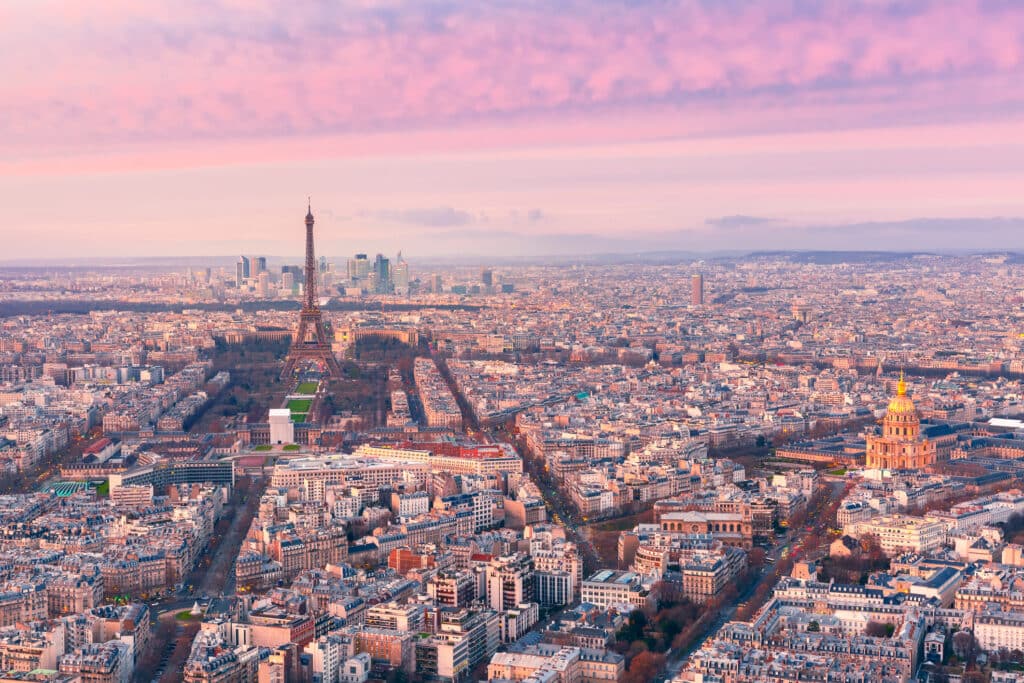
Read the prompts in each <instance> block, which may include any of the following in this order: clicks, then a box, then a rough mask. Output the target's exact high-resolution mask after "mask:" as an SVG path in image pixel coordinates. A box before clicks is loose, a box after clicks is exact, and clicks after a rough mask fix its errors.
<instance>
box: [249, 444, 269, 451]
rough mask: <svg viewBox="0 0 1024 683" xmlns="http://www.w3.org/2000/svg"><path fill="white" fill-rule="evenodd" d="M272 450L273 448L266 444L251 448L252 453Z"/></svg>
mask: <svg viewBox="0 0 1024 683" xmlns="http://www.w3.org/2000/svg"><path fill="white" fill-rule="evenodd" d="M272 448H273V446H271V445H270V444H268V443H261V444H260V445H259V446H256V447H255V448H253V450H254V451H269V450H270V449H272Z"/></svg>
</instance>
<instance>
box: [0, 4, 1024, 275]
mask: <svg viewBox="0 0 1024 683" xmlns="http://www.w3.org/2000/svg"><path fill="white" fill-rule="evenodd" d="M62 9H65V11H63V12H62V13H61V15H60V16H59V17H57V16H54V17H50V16H48V15H47V8H46V6H45V4H41V5H31V6H30V5H18V6H14V7H6V8H4V10H3V14H4V16H3V18H4V20H5V23H6V24H7V25H8V26H9V27H12V29H11V31H10V35H11V40H10V41H5V47H4V48H3V49H0V65H3V66H4V67H5V71H7V72H8V73H12V74H21V75H18V76H16V77H14V78H12V79H11V80H10V82H9V83H7V84H6V85H5V93H6V97H5V99H6V100H7V101H8V102H9V103H10V106H8V107H6V112H5V114H4V116H3V117H0V150H2V152H3V153H2V154H0V157H2V159H3V161H0V195H2V196H3V199H4V202H3V204H4V206H5V209H6V210H5V211H4V214H3V215H4V219H5V220H4V234H5V237H6V238H7V240H6V242H7V256H8V257H9V258H12V259H17V258H39V257H43V256H53V257H58V258H65V257H72V256H74V257H87V256H111V257H127V256H151V255H158V254H159V255H197V256H212V255H226V254H232V253H236V252H238V251H239V248H240V246H241V244H242V243H243V242H245V245H246V246H245V249H246V250H249V251H256V252H260V253H268V254H289V253H292V251H294V250H293V249H292V248H291V247H290V245H293V244H294V243H295V235H294V234H292V232H293V231H294V225H295V224H294V215H295V214H296V212H297V210H298V209H297V207H299V206H300V205H301V203H302V200H303V199H304V198H305V197H306V195H307V194H312V195H313V198H314V202H315V203H316V205H317V206H318V207H319V212H318V220H319V221H321V222H322V224H323V236H322V238H321V240H320V241H321V243H322V245H323V246H322V251H323V253H325V254H344V253H349V252H351V251H352V249H351V246H350V245H354V244H358V245H359V249H360V250H363V251H368V252H377V251H381V252H384V253H394V252H395V251H396V250H397V249H398V248H403V247H404V248H405V249H407V250H408V251H409V252H410V253H416V254H420V255H423V256H424V257H436V256H443V255H445V254H448V253H452V252H455V251H458V252H461V253H464V254H470V255H473V254H480V255H486V254H487V253H495V252H497V253H502V254H504V255H508V256H515V257H537V256H545V255H551V254H559V253H567V252H568V253H580V254H594V253H617V252H636V251H657V250H666V249H670V250H679V251H714V250H720V249H736V248H741V249H765V248H795V247H802V248H812V249H813V248H820V249H852V248H864V247H865V246H866V245H870V247H871V248H873V249H881V250H889V249H896V250H906V249H913V250H925V251H927V250H948V249H966V248H978V249H988V248H992V249H997V248H998V249H1014V248H1024V239H1022V238H1020V237H1018V235H1020V234H1022V230H1021V228H1022V227H1024V201H1022V200H1021V199H1020V198H1019V192H1018V191H1017V188H1019V187H1020V184H1021V181H1022V180H1024V170H1022V169H1021V167H1020V164H1019V161H1018V159H1019V158H1020V151H1021V149H1022V148H1024V125H1022V114H1021V104H1022V102H1021V97H1020V95H1019V93H1020V92H1024V89H1022V88H1020V87H1019V86H1020V82H1021V79H1022V77H1024V73H1022V63H1024V52H1022V48H1021V45H1022V30H1021V28H1020V27H1021V26H1022V25H1024V22H1021V21H1020V19H1021V17H1022V8H1020V7H1018V6H1016V5H1014V4H1012V3H999V2H978V3H943V2H931V1H922V2H916V3H875V2H865V3H856V4H850V3H847V4H843V5H841V6H838V5H835V6H822V7H810V6H800V5H793V4H791V3H756V4H755V3H729V4H726V3H686V4H682V3H680V4H675V3H634V4H626V3H608V4H604V5H601V6H599V7H596V8H595V7H594V6H592V5H589V4H586V3H567V4H564V5H561V6H560V8H559V10H558V11H557V12H554V13H551V14H550V15H549V14H548V13H546V11H545V7H544V6H542V5H540V4H536V3H525V4H520V5H515V6H485V7H479V6H475V5H472V4H470V3H465V2H455V3H446V4H439V3H421V4H417V5H408V4H405V3H397V2H378V3H347V4H342V5H333V4H332V5H327V4H313V5H309V6H306V7H304V8H301V9H291V8H290V9H289V10H288V11H284V9H283V7H277V6H275V5H273V4H272V3H271V4H269V5H267V6H265V7H263V8H260V9H259V10H257V11H255V12H253V13H251V14H249V15H246V17H245V20H244V21H240V20H239V18H240V17H239V14H238V8H235V7H233V6H231V5H230V4H227V5H223V6H219V7H215V8H212V9H206V8H201V7H200V6H198V5H197V6H196V7H194V8H192V11H183V12H181V13H179V14H178V15H177V16H175V17H167V16H152V15H151V14H149V13H146V14H143V13H142V11H141V10H139V9H138V8H136V7H134V6H132V5H117V4H114V5H105V6H104V7H103V8H102V9H97V8H89V10H88V12H86V10H85V8H84V7H76V6H74V5H72V6H70V7H67V8H62ZM187 9H188V8H186V10H187ZM49 14H54V15H56V13H49ZM44 16H45V17H46V18H47V22H46V23H45V24H44V23H43V22H42V19H43V17H44ZM51 19H52V21H51ZM44 25H45V26H46V30H45V31H44V30H42V26H44ZM39 51H41V52H42V54H44V55H46V56H47V58H48V59H47V60H44V61H43V62H42V64H44V65H41V62H40V60H38V58H37V54H38V52H39ZM83 55H88V56H87V57H85V56H83ZM507 55H513V57H512V58H511V59H506V56H507ZM129 64H130V65H129ZM242 64H244V65H245V68H244V69H241V68H239V67H240V66H241V65H242ZM321 215H322V216H323V218H319V216H321Z"/></svg>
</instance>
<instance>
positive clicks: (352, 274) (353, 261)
mask: <svg viewBox="0 0 1024 683" xmlns="http://www.w3.org/2000/svg"><path fill="white" fill-rule="evenodd" d="M369 277H370V259H368V258H367V257H366V254H356V255H355V256H354V257H353V258H350V259H349V260H348V279H349V280H351V281H352V282H363V281H365V280H366V279H367V278H369Z"/></svg>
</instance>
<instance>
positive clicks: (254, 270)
mask: <svg viewBox="0 0 1024 683" xmlns="http://www.w3.org/2000/svg"><path fill="white" fill-rule="evenodd" d="M249 263H250V264H251V265H250V268H249V277H259V275H260V273H262V272H263V271H265V270H266V269H267V257H266V256H253V257H252V258H251V259H250V260H249Z"/></svg>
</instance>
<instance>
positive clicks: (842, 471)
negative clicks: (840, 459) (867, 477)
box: [828, 467, 846, 477]
mask: <svg viewBox="0 0 1024 683" xmlns="http://www.w3.org/2000/svg"><path fill="white" fill-rule="evenodd" d="M828 473H829V474H831V475H833V476H836V477H841V476H843V475H844V474H846V468H845V467H838V468H836V469H834V470H829V471H828Z"/></svg>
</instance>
